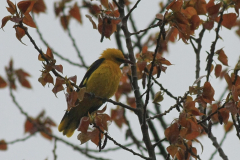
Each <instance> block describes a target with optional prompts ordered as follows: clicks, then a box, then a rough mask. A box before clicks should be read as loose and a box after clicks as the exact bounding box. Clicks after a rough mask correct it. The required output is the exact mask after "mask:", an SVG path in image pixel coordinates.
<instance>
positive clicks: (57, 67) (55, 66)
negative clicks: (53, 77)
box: [53, 64, 63, 73]
mask: <svg viewBox="0 0 240 160" xmlns="http://www.w3.org/2000/svg"><path fill="white" fill-rule="evenodd" d="M53 68H54V69H56V70H57V71H58V72H61V73H63V66H62V65H61V64H60V65H54V66H53Z"/></svg>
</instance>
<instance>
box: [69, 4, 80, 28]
mask: <svg viewBox="0 0 240 160" xmlns="http://www.w3.org/2000/svg"><path fill="white" fill-rule="evenodd" d="M69 15H70V16H72V17H73V18H75V19H76V20H77V21H78V22H79V23H81V24H82V18H81V14H80V10H79V8H78V5H77V2H76V3H75V4H74V6H73V7H72V8H71V9H70V10H69Z"/></svg>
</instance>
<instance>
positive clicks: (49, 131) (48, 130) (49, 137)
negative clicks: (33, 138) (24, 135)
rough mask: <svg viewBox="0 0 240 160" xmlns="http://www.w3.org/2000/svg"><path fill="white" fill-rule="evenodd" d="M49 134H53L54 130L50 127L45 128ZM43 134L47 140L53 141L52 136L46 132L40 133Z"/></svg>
mask: <svg viewBox="0 0 240 160" xmlns="http://www.w3.org/2000/svg"><path fill="white" fill-rule="evenodd" d="M44 129H45V130H46V131H47V132H48V133H50V134H51V133H52V130H51V129H50V128H49V127H45V128H44ZM40 133H41V135H42V136H43V137H44V138H46V139H48V140H52V138H53V137H52V136H50V135H48V134H46V133H45V132H40Z"/></svg>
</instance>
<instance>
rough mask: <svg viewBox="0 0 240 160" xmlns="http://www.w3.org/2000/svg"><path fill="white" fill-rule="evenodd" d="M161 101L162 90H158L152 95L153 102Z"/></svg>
mask: <svg viewBox="0 0 240 160" xmlns="http://www.w3.org/2000/svg"><path fill="white" fill-rule="evenodd" d="M162 101H163V92H162V91H158V92H157V93H156V94H155V95H154V99H153V103H158V102H162Z"/></svg>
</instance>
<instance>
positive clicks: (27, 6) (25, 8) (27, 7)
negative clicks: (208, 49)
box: [17, 1, 35, 15]
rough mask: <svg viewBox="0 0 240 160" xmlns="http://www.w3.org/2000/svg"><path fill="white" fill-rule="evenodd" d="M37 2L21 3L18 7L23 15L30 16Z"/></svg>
mask: <svg viewBox="0 0 240 160" xmlns="http://www.w3.org/2000/svg"><path fill="white" fill-rule="evenodd" d="M34 3H35V1H20V2H18V4H17V6H18V8H19V10H20V11H21V12H22V14H24V15H25V14H29V12H31V11H32V8H33V5H34Z"/></svg>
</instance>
